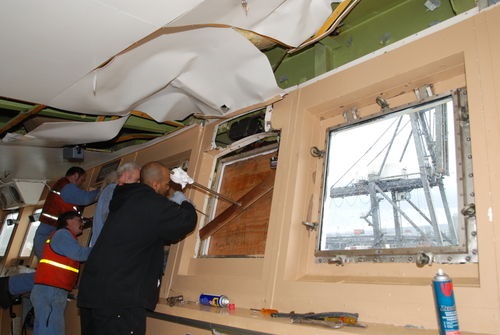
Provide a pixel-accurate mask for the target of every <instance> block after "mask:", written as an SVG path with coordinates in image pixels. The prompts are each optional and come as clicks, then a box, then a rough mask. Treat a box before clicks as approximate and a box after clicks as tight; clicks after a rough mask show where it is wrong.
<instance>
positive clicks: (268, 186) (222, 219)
mask: <svg viewBox="0 0 500 335" xmlns="http://www.w3.org/2000/svg"><path fill="white" fill-rule="evenodd" d="M273 187H274V173H271V174H269V175H268V176H267V177H266V179H264V180H263V181H262V182H261V183H260V184H258V185H257V186H255V187H254V188H253V189H251V190H250V191H249V192H248V193H247V194H245V195H243V196H242V197H241V198H239V199H238V203H239V204H240V205H236V204H234V205H232V206H231V207H229V208H228V209H226V210H225V211H224V212H222V213H221V214H219V216H217V217H216V218H215V219H213V220H212V221H211V222H209V223H208V224H207V225H206V226H205V227H203V228H202V229H201V230H200V238H201V239H202V240H204V239H206V238H207V237H209V236H211V235H212V234H214V233H215V232H216V231H218V230H219V229H221V228H222V227H223V226H225V225H226V224H227V223H228V222H229V221H231V220H232V219H234V218H236V217H237V216H238V215H240V214H241V213H243V212H244V211H245V210H246V209H248V208H249V207H250V206H252V205H253V204H254V203H255V202H256V201H258V200H259V199H260V198H262V197H263V196H264V195H265V194H266V193H268V192H269V191H271V190H272V188H273Z"/></svg>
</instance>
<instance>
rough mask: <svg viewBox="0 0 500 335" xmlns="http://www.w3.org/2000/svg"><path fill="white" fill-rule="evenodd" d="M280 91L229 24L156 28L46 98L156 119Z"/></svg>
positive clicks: (217, 110) (212, 110) (66, 105)
mask: <svg viewBox="0 0 500 335" xmlns="http://www.w3.org/2000/svg"><path fill="white" fill-rule="evenodd" d="M167 31H168V30H167ZM171 45H175V46H176V47H175V48H169V46H171ZM266 70H267V71H266ZM283 93H284V92H283V91H282V90H281V89H279V88H278V87H277V86H276V82H275V79H274V76H273V73H272V70H271V68H270V65H269V62H268V60H267V58H266V57H265V56H264V55H263V54H262V53H261V52H260V51H259V50H258V49H257V48H255V47H254V46H253V45H252V44H251V43H249V42H248V40H246V39H245V38H244V37H243V36H241V34H239V33H237V32H236V31H234V30H233V29H231V28H213V27H208V28H201V29H193V30H187V31H182V32H175V33H170V34H168V33H167V34H163V35H161V36H159V37H156V38H154V39H153V40H151V41H149V42H147V43H145V44H143V45H141V46H140V47H138V48H134V49H132V50H130V51H128V52H125V53H124V54H122V55H119V56H117V57H116V58H114V59H113V61H111V62H110V63H109V64H107V65H106V66H105V67H103V68H101V69H97V70H96V71H94V72H92V73H90V74H88V75H87V76H85V77H84V78H83V79H82V80H79V81H78V82H77V83H76V84H75V85H73V86H71V87H70V88H68V89H67V90H66V91H65V92H63V93H62V94H60V95H59V96H57V97H56V98H55V99H53V100H51V101H50V102H49V104H50V105H51V106H56V107H58V108H62V109H68V110H76V111H78V112H81V113H88V114H120V115H122V114H126V113H128V112H129V111H131V110H138V111H141V112H145V113H147V114H148V115H149V116H151V117H152V118H154V119H155V120H156V121H159V122H162V121H167V120H178V119H183V118H185V117H186V116H188V115H190V114H192V113H201V114H205V115H223V114H224V112H227V111H229V112H231V111H235V110H238V109H241V108H244V107H247V106H250V105H252V104H255V103H258V102H263V101H267V100H270V99H272V98H276V97H277V96H281V95H282V94H283ZM223 105H225V106H226V107H228V110H224V111H223V110H221V106H223Z"/></svg>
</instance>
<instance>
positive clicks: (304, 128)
mask: <svg viewBox="0 0 500 335" xmlns="http://www.w3.org/2000/svg"><path fill="white" fill-rule="evenodd" d="M462 19H463V21H461V22H458V20H457V22H452V23H453V24H451V25H450V26H449V27H446V28H444V29H439V28H435V29H434V30H432V31H431V32H425V33H423V34H421V35H423V36H413V37H412V39H410V40H405V41H403V42H402V43H400V44H399V46H398V47H395V46H393V47H392V48H391V49H389V50H384V51H382V52H380V53H377V54H372V55H369V56H367V57H365V58H364V59H362V60H361V61H359V62H357V63H356V64H355V65H353V64H348V65H347V66H345V67H343V68H340V69H337V70H335V71H332V72H330V73H328V74H327V75H325V76H322V77H321V78H318V79H317V80H313V81H311V82H309V83H306V84H305V85H303V86H299V87H297V88H295V89H293V90H290V92H289V94H288V95H287V96H285V98H284V99H283V100H282V101H280V102H277V103H275V104H274V110H273V116H272V120H271V123H272V125H273V127H274V128H275V129H280V130H281V136H280V149H279V161H278V169H277V175H276V181H275V187H274V195H273V204H272V208H271V213H270V217H271V218H270V225H269V232H268V240H267V246H266V252H265V257H264V258H263V259H203V258H201V259H200V258H196V257H194V255H195V254H196V252H197V249H196V245H197V241H196V239H197V237H196V236H195V234H193V235H191V236H189V237H188V238H187V239H186V241H185V242H184V244H183V246H181V247H180V248H182V255H186V254H187V255H190V257H189V258H188V257H186V258H184V259H179V262H180V266H179V268H187V270H188V271H187V273H186V272H183V273H175V272H176V271H174V274H173V276H172V285H171V294H172V295H177V294H183V295H184V297H185V299H187V300H190V301H196V300H197V299H198V296H199V294H200V293H203V292H211V293H216V294H225V295H227V296H228V297H229V298H230V300H231V302H234V303H235V304H236V306H237V307H241V308H262V307H267V308H275V309H278V310H280V311H290V310H294V311H299V312H300V311H303V312H309V311H316V312H321V311H332V310H342V311H348V312H357V313H359V314H360V321H362V322H373V323H379V324H388V325H398V326H405V325H413V326H415V327H422V328H426V329H436V328H437V321H436V316H435V307H434V299H433V295H432V290H431V280H432V278H433V276H434V275H435V273H436V272H437V269H438V268H443V269H444V270H445V272H447V273H448V274H449V275H450V276H451V277H452V278H453V280H454V283H455V295H456V300H457V308H458V314H459V322H460V327H461V329H462V330H463V331H470V332H479V333H487V334H499V333H500V331H499V329H500V321H499V320H500V308H499V305H500V300H499V292H498V281H497V277H498V274H499V268H498V265H497V262H496V260H497V259H498V256H499V250H498V249H499V248H498V246H497V244H496V243H495V239H496V240H498V239H499V237H500V236H498V234H499V232H498V229H495V225H494V213H495V209H496V208H500V207H499V206H500V203H498V201H499V194H498V192H499V191H497V190H499V187H498V186H500V185H497V184H498V183H499V182H500V181H498V178H495V177H496V175H497V172H496V171H495V170H496V166H497V165H498V164H497V163H498V162H497V160H498V157H499V155H498V154H496V152H497V147H498V144H499V143H500V142H499V140H500V139H499V135H500V131H499V130H500V127H499V121H498V117H497V113H498V111H499V106H498V102H497V98H496V95H497V94H498V89H497V87H498V82H499V78H500V66H499V64H498V63H496V62H495V60H496V59H499V56H500V42H499V41H498V38H497V37H496V32H498V31H500V30H498V28H500V23H499V22H500V20H499V19H500V7H499V6H494V7H493V8H489V9H488V10H485V11H483V12H481V13H478V14H477V15H470V14H469V13H468V14H465V15H464V17H462ZM425 84H432V85H433V88H434V93H436V94H437V93H441V92H445V91H448V90H451V89H454V88H459V87H463V86H466V87H467V91H468V98H469V107H470V114H471V132H472V150H473V165H474V183H475V194H476V206H477V207H476V208H477V210H478V214H477V225H478V244H479V255H480V256H479V259H480V262H479V263H478V264H460V265H439V264H433V265H432V266H426V267H424V268H417V266H416V265H415V264H414V263H397V264H359V263H356V264H347V265H345V266H343V267H340V266H335V265H328V264H316V263H315V257H314V250H315V246H316V232H315V231H313V232H309V231H307V230H306V228H305V227H304V226H303V225H302V224H301V222H302V221H305V220H307V221H312V222H317V221H318V212H319V209H320V208H319V203H320V198H321V197H320V194H321V183H322V181H323V177H322V174H323V161H322V160H320V159H318V158H314V157H312V156H311V155H310V148H311V147H312V146H317V147H319V148H320V149H322V148H324V145H325V135H326V129H327V128H328V127H330V126H333V125H336V124H340V123H343V122H344V118H343V117H342V112H343V111H344V110H347V109H349V108H352V107H358V108H359V109H360V114H361V115H362V116H363V117H366V116H369V115H371V114H373V113H376V112H378V111H379V109H380V107H379V106H378V105H376V104H375V98H376V97H377V96H383V97H384V98H385V99H386V100H388V102H389V103H390V104H391V106H397V105H401V104H404V103H408V102H410V101H413V100H416V99H415V95H414V93H413V89H416V88H417V87H419V86H422V85H425ZM209 136H212V134H211V133H210V132H209V131H208V130H207V131H206V133H205V135H204V137H209ZM360 140H361V139H360ZM218 154H220V150H206V151H204V152H203V159H202V160H200V165H199V169H200V173H201V174H202V175H204V177H205V178H201V180H202V181H204V182H205V181H206V182H205V184H207V183H208V184H209V181H210V177H209V174H210V173H211V171H213V167H214V160H215V158H214V157H215V156H216V155H218ZM339 159H341V157H339ZM201 205H202V203H199V206H201ZM202 224H203V223H202ZM167 310H168V309H167ZM169 313H177V312H176V311H175V309H174V311H172V310H169ZM178 313H185V314H186V315H189V312H178ZM478 320H481V322H478ZM228 322H229V320H228ZM231 322H235V321H234V320H231Z"/></svg>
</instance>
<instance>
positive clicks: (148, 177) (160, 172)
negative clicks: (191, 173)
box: [141, 162, 170, 195]
mask: <svg viewBox="0 0 500 335" xmlns="http://www.w3.org/2000/svg"><path fill="white" fill-rule="evenodd" d="M141 182H142V183H144V184H146V185H149V186H151V187H152V188H153V189H154V190H155V192H156V193H158V194H161V195H164V194H165V193H166V192H167V191H168V189H169V182H170V170H169V169H168V168H167V167H166V166H165V165H163V164H162V163H160V162H149V163H147V164H146V165H144V166H143V167H142V169H141Z"/></svg>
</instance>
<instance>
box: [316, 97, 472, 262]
mask: <svg viewBox="0 0 500 335" xmlns="http://www.w3.org/2000/svg"><path fill="white" fill-rule="evenodd" d="M465 97H466V94H465V90H456V91H453V92H452V94H450V93H447V94H445V95H438V96H434V97H431V98H426V99H423V100H421V101H418V102H416V103H414V104H412V105H411V106H408V105H407V106H405V107H404V108H395V109H393V110H389V112H388V108H385V109H383V111H381V112H380V113H379V114H378V115H376V116H374V117H373V118H371V119H369V120H366V121H364V120H363V121H360V122H357V123H355V124H349V125H345V124H344V125H340V126H337V127H333V128H331V129H328V131H327V142H328V143H327V148H328V149H327V155H328V157H327V160H326V162H325V166H326V170H325V184H324V191H323V203H322V210H321V228H320V234H319V241H318V248H317V252H316V255H317V256H319V258H318V259H317V261H318V262H323V261H329V262H335V263H337V264H344V263H345V261H348V262H362V261H382V262H383V261H388V262H394V261H398V262H411V261H416V262H417V264H418V260H421V259H422V258H421V257H422V254H424V256H425V257H427V259H426V262H424V263H429V262H432V261H436V262H441V263H460V262H474V261H477V248H476V247H477V243H476V241H475V231H476V229H475V217H474V215H473V213H472V212H471V211H470V208H473V201H474V199H473V186H472V183H473V175H472V162H471V158H472V156H471V154H470V132H469V120H468V113H467V104H466V101H465ZM471 206H472V207H471ZM471 214H472V215H471ZM467 234H469V235H467ZM398 255H399V256H398ZM408 255H409V256H408ZM325 256H326V257H327V258H325V259H324V258H321V257H325ZM330 256H332V257H333V256H335V257H334V258H333V259H330V258H328V257H330ZM339 256H341V257H339ZM339 260H341V261H339Z"/></svg>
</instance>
